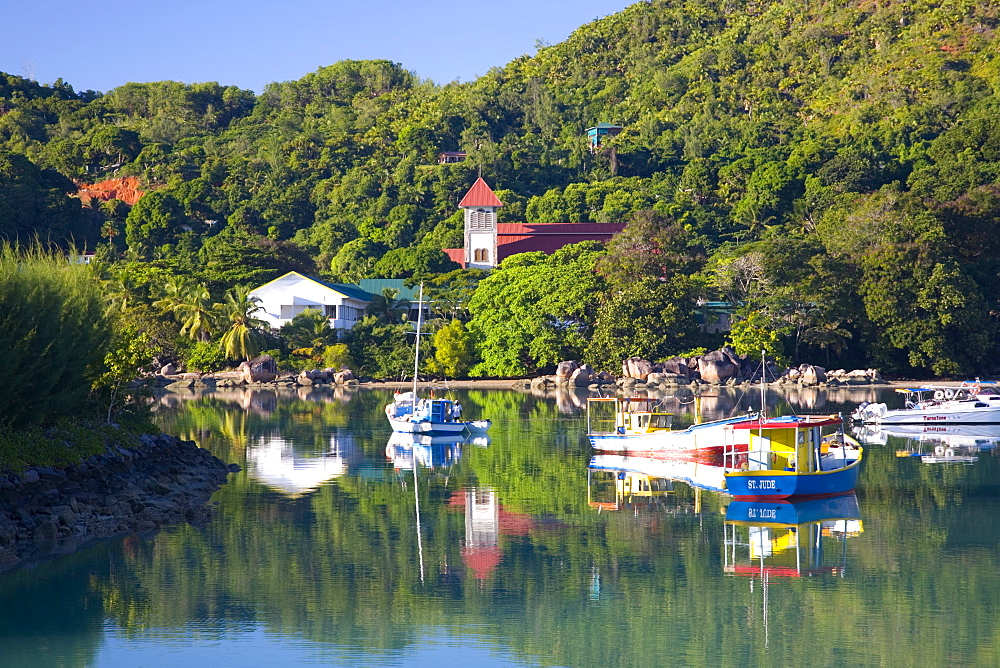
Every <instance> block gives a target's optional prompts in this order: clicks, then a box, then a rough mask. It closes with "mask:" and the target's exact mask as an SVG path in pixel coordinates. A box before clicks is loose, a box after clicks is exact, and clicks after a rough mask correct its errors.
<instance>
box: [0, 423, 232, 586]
mask: <svg viewBox="0 0 1000 668" xmlns="http://www.w3.org/2000/svg"><path fill="white" fill-rule="evenodd" d="M139 440H140V442H141V445H139V446H136V447H131V448H129V447H123V446H120V445H113V446H108V449H107V451H106V452H104V453H102V454H99V455H95V456H93V457H90V458H88V459H86V460H84V461H83V462H80V463H79V464H76V465H74V466H68V467H64V468H55V467H35V468H30V469H28V470H26V471H24V472H23V473H20V474H14V473H10V474H6V475H0V571H3V570H6V569H8V568H11V567H13V566H16V565H18V564H20V563H24V562H27V561H34V560H38V559H45V558H48V557H53V556H57V555H61V554H68V553H70V552H73V551H74V550H76V549H78V548H80V547H81V546H83V545H85V544H87V543H91V542H93V541H96V540H99V539H102V538H110V537H112V536H119V535H125V534H131V533H145V532H150V531H154V530H156V529H158V528H159V527H161V526H162V525H164V524H173V523H177V522H181V521H187V522H190V523H192V524H197V523H200V522H203V521H205V520H206V519H208V517H209V516H210V515H211V508H209V507H208V506H206V505H205V504H206V503H207V502H208V500H209V498H210V497H211V496H212V494H213V493H214V492H215V491H216V490H217V489H219V487H221V486H222V485H223V484H225V483H226V478H227V476H228V474H229V473H230V472H232V471H238V470H239V467H238V466H237V465H235V464H233V465H228V464H226V463H225V462H223V461H222V460H220V459H218V458H217V457H215V456H214V455H212V454H211V453H210V452H208V451H207V450H204V449H202V448H199V447H198V446H197V445H195V443H194V442H193V441H182V440H180V439H178V438H175V437H173V436H167V435H159V436H150V435H144V436H141V437H139Z"/></svg>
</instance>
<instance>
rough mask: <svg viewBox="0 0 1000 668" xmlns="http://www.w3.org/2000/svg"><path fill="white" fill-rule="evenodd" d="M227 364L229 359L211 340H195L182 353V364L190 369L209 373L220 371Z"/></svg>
mask: <svg viewBox="0 0 1000 668" xmlns="http://www.w3.org/2000/svg"><path fill="white" fill-rule="evenodd" d="M228 365H229V360H228V359H227V358H226V355H225V353H223V352H222V350H221V349H220V348H219V344H218V343H213V342H211V341H197V342H195V343H194V345H192V346H191V347H190V348H189V349H188V350H187V351H186V353H185V355H184V366H185V367H186V368H187V369H188V370H190V371H201V372H202V373H210V372H212V371H221V370H222V369H225V368H226V367H227V366H228Z"/></svg>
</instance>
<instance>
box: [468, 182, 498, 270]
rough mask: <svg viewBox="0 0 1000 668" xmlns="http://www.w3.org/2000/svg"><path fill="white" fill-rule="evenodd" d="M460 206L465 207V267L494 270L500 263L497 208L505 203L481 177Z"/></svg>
mask: <svg viewBox="0 0 1000 668" xmlns="http://www.w3.org/2000/svg"><path fill="white" fill-rule="evenodd" d="M458 206H459V207H460V208H462V209H464V210H465V266H466V267H470V268H474V269H493V268H494V267H496V266H497V209H499V208H500V207H502V206H503V202H501V201H500V200H499V199H498V198H497V196H496V195H495V194H494V193H493V190H492V189H490V187H489V186H488V185H486V181H483V178H482V177H479V178H478V179H476V182H475V183H474V184H472V187H471V188H469V192H467V193H465V197H463V198H462V201H461V202H459V203H458Z"/></svg>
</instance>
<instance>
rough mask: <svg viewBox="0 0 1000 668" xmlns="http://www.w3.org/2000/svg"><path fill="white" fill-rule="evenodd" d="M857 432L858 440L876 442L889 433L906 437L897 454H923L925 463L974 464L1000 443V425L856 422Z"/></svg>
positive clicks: (883, 442)
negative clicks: (979, 455)
mask: <svg viewBox="0 0 1000 668" xmlns="http://www.w3.org/2000/svg"><path fill="white" fill-rule="evenodd" d="M854 433H855V435H856V436H857V437H858V440H861V441H863V442H865V443H870V444H873V445H887V444H888V443H889V437H893V438H899V439H903V440H904V444H903V447H901V448H899V449H897V450H896V456H897V457H919V458H920V460H921V461H922V462H923V463H925V464H972V463H975V462H976V461H978V460H979V457H978V454H979V453H981V452H983V451H989V450H993V449H994V448H996V447H997V446H998V445H1000V425H986V424H980V425H973V424H965V425H958V424H956V425H942V424H908V425H892V426H891V427H882V428H878V427H875V426H873V425H863V426H856V427H855V428H854Z"/></svg>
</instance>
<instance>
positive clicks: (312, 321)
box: [281, 308, 337, 357]
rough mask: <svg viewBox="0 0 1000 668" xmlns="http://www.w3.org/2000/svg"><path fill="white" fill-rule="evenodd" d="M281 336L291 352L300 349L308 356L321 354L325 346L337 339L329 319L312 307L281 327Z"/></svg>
mask: <svg viewBox="0 0 1000 668" xmlns="http://www.w3.org/2000/svg"><path fill="white" fill-rule="evenodd" d="M281 336H283V337H284V338H285V339H286V340H287V341H288V347H289V348H291V349H292V351H293V352H295V351H302V352H301V353H300V354H303V355H306V356H308V357H314V356H316V357H318V356H320V355H322V353H323V350H324V349H325V348H326V346H328V345H330V344H331V343H333V342H334V341H336V340H337V332H336V330H333V329H331V328H330V320H329V319H328V318H327V317H326V316H325V315H323V314H322V313H321V312H320V311H319V309H314V308H307V309H306V310H304V311H302V313H299V314H296V316H295V317H294V318H292V320H291V322H289V323H288V324H286V325H284V326H283V327H282V328H281ZM306 351H308V352H306Z"/></svg>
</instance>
